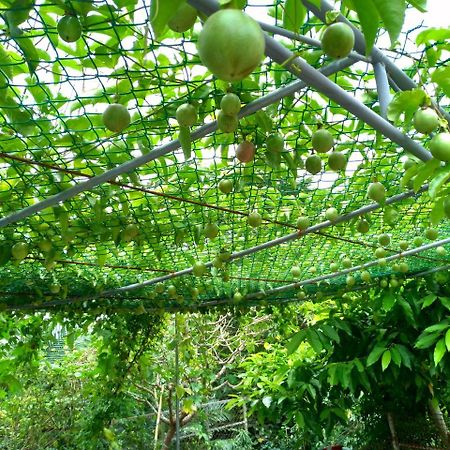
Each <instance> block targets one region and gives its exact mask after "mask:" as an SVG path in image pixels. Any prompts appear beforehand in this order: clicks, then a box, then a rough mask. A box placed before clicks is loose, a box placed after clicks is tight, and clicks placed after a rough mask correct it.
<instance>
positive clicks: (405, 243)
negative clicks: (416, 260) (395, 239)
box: [398, 241, 409, 252]
mask: <svg viewBox="0 0 450 450" xmlns="http://www.w3.org/2000/svg"><path fill="white" fill-rule="evenodd" d="M398 246H399V247H400V250H402V251H403V252H404V251H405V250H408V247H409V242H408V241H400V242H399V243H398Z"/></svg>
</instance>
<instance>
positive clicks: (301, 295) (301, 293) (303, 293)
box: [297, 291, 306, 300]
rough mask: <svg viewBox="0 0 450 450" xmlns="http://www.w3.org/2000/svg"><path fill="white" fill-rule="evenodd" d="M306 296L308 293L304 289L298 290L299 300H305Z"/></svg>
mask: <svg viewBox="0 0 450 450" xmlns="http://www.w3.org/2000/svg"><path fill="white" fill-rule="evenodd" d="M305 297H306V294H305V292H304V291H298V292H297V298H298V299H299V300H303V299H304V298H305Z"/></svg>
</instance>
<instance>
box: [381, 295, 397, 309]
mask: <svg viewBox="0 0 450 450" xmlns="http://www.w3.org/2000/svg"><path fill="white" fill-rule="evenodd" d="M394 304H395V295H394V294H393V293H392V292H391V291H388V292H386V294H385V295H384V296H383V309H384V310H385V311H386V312H387V311H390V310H391V309H392V307H393V306H394Z"/></svg>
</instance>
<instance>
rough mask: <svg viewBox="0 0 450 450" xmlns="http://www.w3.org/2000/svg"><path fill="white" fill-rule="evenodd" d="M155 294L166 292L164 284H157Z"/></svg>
mask: <svg viewBox="0 0 450 450" xmlns="http://www.w3.org/2000/svg"><path fill="white" fill-rule="evenodd" d="M155 292H156V293H157V294H162V293H163V292H164V285H163V284H162V283H156V285H155Z"/></svg>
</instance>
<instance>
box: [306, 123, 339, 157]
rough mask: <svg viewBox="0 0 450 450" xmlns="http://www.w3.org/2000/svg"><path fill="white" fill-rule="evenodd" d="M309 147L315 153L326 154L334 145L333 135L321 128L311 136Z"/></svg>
mask: <svg viewBox="0 0 450 450" xmlns="http://www.w3.org/2000/svg"><path fill="white" fill-rule="evenodd" d="M311 145H312V148H313V149H314V150H315V151H316V152H318V153H326V152H327V151H328V150H330V149H331V148H332V147H333V145H334V138H333V135H332V134H331V133H330V132H329V131H328V130H324V129H323V128H321V129H320V130H317V131H316V132H315V133H314V134H313V135H312V138H311Z"/></svg>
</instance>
